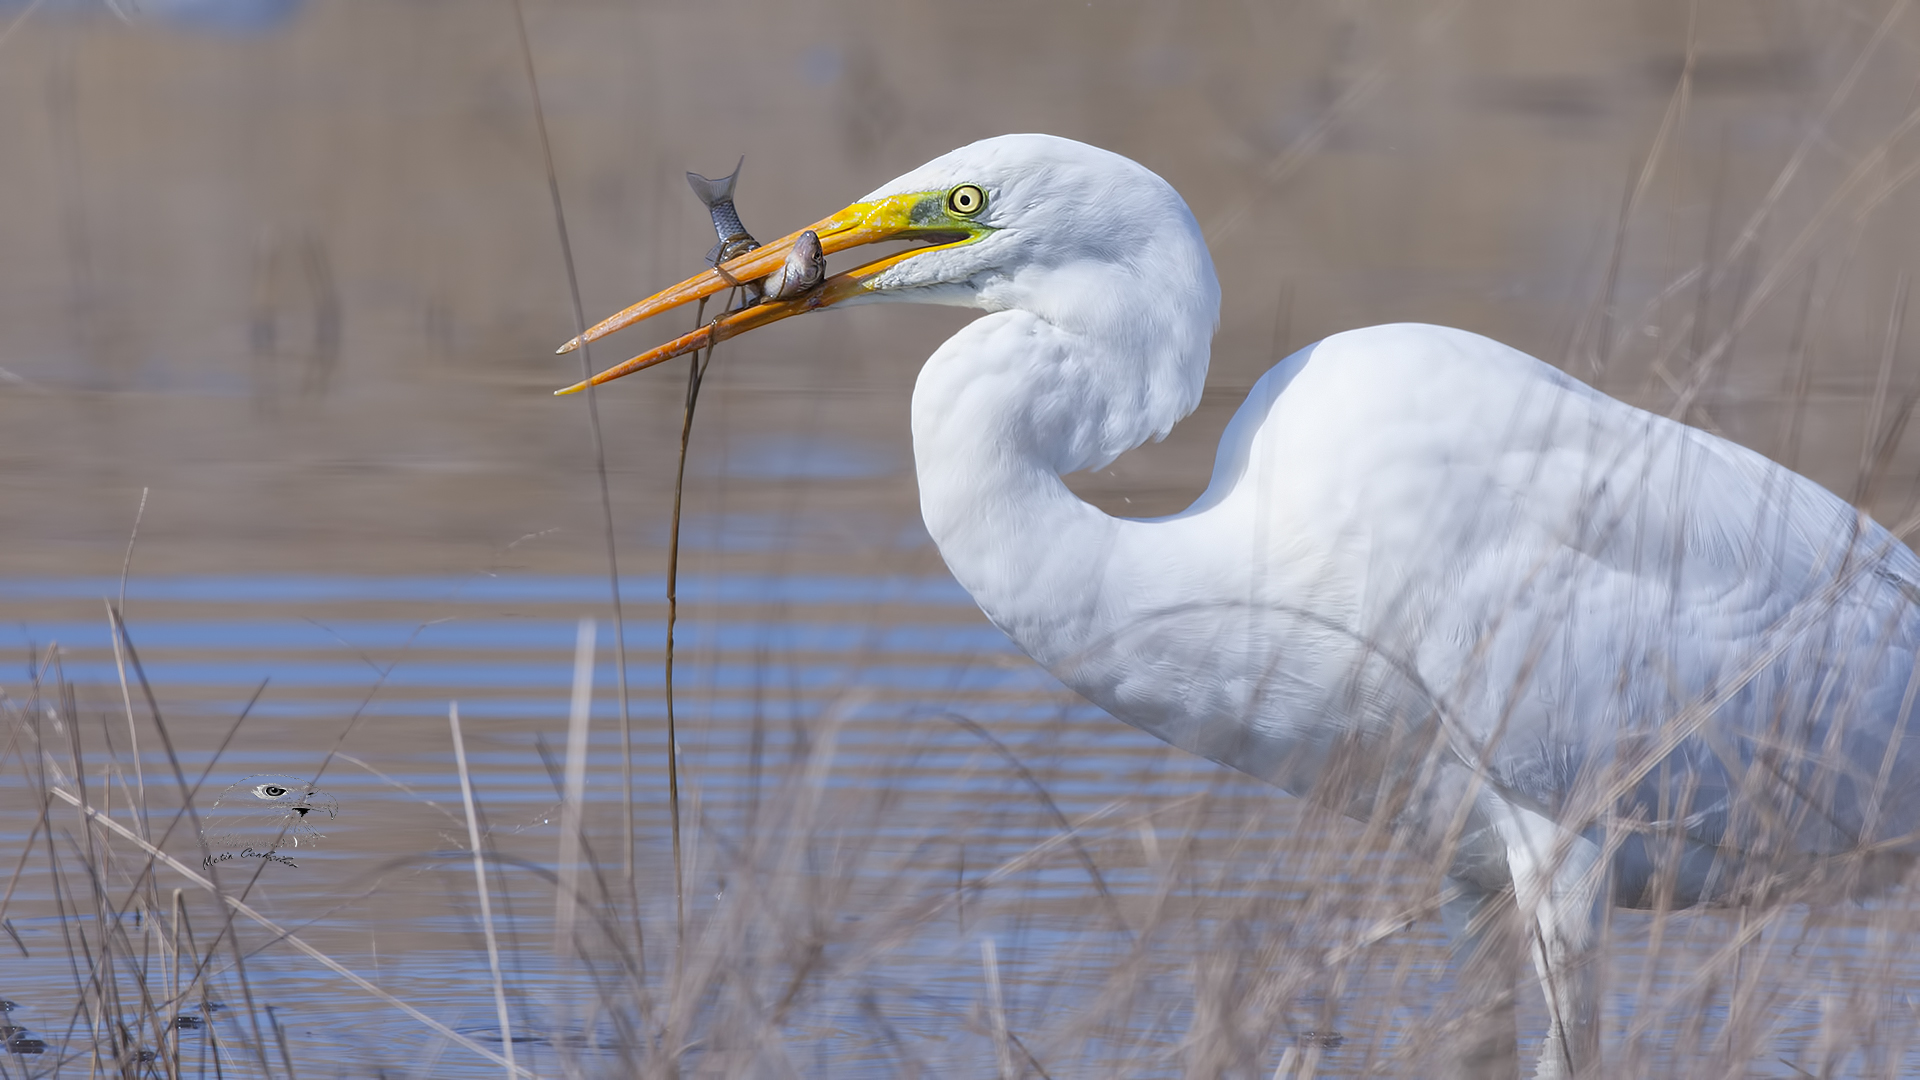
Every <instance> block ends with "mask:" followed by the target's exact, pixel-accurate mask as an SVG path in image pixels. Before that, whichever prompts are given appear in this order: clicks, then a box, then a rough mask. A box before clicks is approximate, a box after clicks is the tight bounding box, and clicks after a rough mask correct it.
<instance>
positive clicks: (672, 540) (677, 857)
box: [661, 289, 739, 942]
mask: <svg viewBox="0 0 1920 1080" xmlns="http://www.w3.org/2000/svg"><path fill="white" fill-rule="evenodd" d="M738 296H739V290H738V289H734V290H731V291H729V292H728V294H727V304H726V306H727V307H728V308H731V307H733V304H734V301H735V300H736V299H737V298H738ZM706 317H707V300H706V297H701V298H700V304H699V306H698V307H697V308H695V309H694V314H693V322H694V325H695V326H699V325H700V324H701V323H703V322H705V321H706ZM713 349H714V346H713V345H711V344H710V345H708V346H707V347H706V350H705V352H704V357H705V359H702V355H703V353H702V350H699V349H695V350H694V351H693V354H692V355H691V356H689V357H687V394H686V407H685V409H684V411H683V412H682V413H681V417H680V456H679V458H678V459H677V460H676V461H675V463H674V472H673V516H672V518H671V519H670V520H669V523H668V526H667V644H666V652H665V654H664V656H663V657H662V660H661V665H662V667H663V669H664V678H665V690H664V693H665V697H666V705H667V813H668V815H669V817H670V818H671V820H672V822H673V901H674V912H675V916H676V925H677V926H678V927H679V929H678V936H679V938H680V939H681V940H682V941H683V942H684V941H685V939H686V933H687V900H686V892H687V878H686V868H685V864H684V861H683V857H682V855H681V848H680V725H679V719H678V716H677V712H676V709H675V704H674V693H673V670H674V654H673V647H674V635H675V633H676V630H677V628H678V626H679V623H680V507H681V503H682V501H683V499H684V497H685V495H686V490H687V446H688V444H689V443H691V442H692V441H693V410H694V406H695V405H697V404H698V403H699V401H700V383H701V381H702V380H704V379H705V378H706V375H707V364H708V363H709V362H711V361H712V360H713Z"/></svg>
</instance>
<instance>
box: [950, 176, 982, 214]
mask: <svg viewBox="0 0 1920 1080" xmlns="http://www.w3.org/2000/svg"><path fill="white" fill-rule="evenodd" d="M986 208H987V193H986V192H984V191H982V190H980V185H978V184H961V185H960V186H959V187H957V188H954V189H953V190H952V191H949V192H947V212H948V213H951V214H952V215H953V216H955V217H972V216H973V215H975V214H977V213H979V212H980V211H982V210H984V209H986Z"/></svg>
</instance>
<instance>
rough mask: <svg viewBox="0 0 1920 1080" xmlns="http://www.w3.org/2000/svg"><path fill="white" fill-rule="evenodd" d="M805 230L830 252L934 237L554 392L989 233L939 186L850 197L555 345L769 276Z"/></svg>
mask: <svg viewBox="0 0 1920 1080" xmlns="http://www.w3.org/2000/svg"><path fill="white" fill-rule="evenodd" d="M809 229H811V230H812V231H813V232H814V233H815V235H817V236H818V237H819V238H820V250H821V251H822V252H823V253H825V254H828V255H831V254H833V253H834V252H836V251H845V250H846V249H848V248H851V247H858V246H860V245H862V244H874V243H879V242H881V241H884V240H903V239H922V240H930V241H933V244H932V246H929V247H916V248H909V249H908V250H906V251H901V252H896V253H894V254H892V255H888V256H886V257H884V258H880V259H875V260H874V261H872V262H870V263H867V264H865V265H863V266H860V267H857V268H855V269H853V270H849V271H847V272H846V273H843V274H836V275H834V276H833V277H830V278H828V279H827V280H825V281H823V282H821V283H820V284H819V286H817V287H816V288H814V289H812V290H811V291H809V292H807V293H805V294H803V295H801V296H798V297H795V298H793V299H791V300H768V301H766V302H763V303H759V304H755V305H753V306H751V307H744V308H740V309H738V310H736V311H729V312H727V313H726V314H724V315H721V316H720V317H719V318H717V319H714V320H713V321H711V322H709V323H707V324H706V325H704V326H702V327H700V328H699V329H698V330H695V331H693V332H692V333H689V334H683V335H681V336H680V337H677V338H675V339H674V340H672V341H669V342H667V343H666V344H664V345H661V346H659V347H657V348H654V349H650V350H648V351H647V352H644V353H641V354H640V355H639V356H636V357H634V358H633V359H631V360H628V361H627V362H625V363H623V364H617V365H615V366H613V367H610V368H608V369H607V370H605V371H602V372H601V373H600V374H598V375H595V376H594V377H593V378H591V379H589V380H587V381H586V382H582V383H575V384H574V385H572V386H569V387H567V388H566V389H564V390H556V391H554V393H555V394H574V393H578V392H580V391H582V390H585V389H586V388H587V387H588V386H590V385H591V386H598V385H600V384H601V383H604V382H611V381H613V380H614V379H617V378H619V377H621V376H622V375H630V374H632V373H633V372H636V371H639V370H640V369H642V368H648V367H652V366H653V365H655V364H658V363H661V362H662V361H666V360H671V359H673V358H674V357H676V356H685V355H686V354H687V353H690V352H693V351H694V350H696V349H704V348H706V347H707V346H709V345H712V344H714V343H716V342H720V341H725V340H726V339H727V338H730V337H736V336H738V335H740V334H744V333H746V332H747V331H749V330H753V329H756V328H758V327H762V326H766V325H767V324H769V323H775V322H779V321H780V320H781V319H785V318H787V317H789V316H792V315H801V314H805V313H806V312H809V311H812V310H814V309H815V308H822V307H828V306H830V305H833V304H837V303H839V302H840V301H842V300H845V299H847V298H848V297H851V296H858V295H860V294H862V293H865V292H867V291H869V290H870V289H871V288H872V287H873V284H872V282H873V279H874V278H875V277H877V276H878V275H879V274H881V273H882V272H884V271H886V270H888V269H891V268H892V267H894V266H897V265H899V264H900V263H901V262H904V261H905V260H907V259H910V258H912V257H913V256H915V255H923V254H925V253H927V252H929V251H934V250H938V249H940V248H948V247H958V246H959V245H961V244H969V243H972V242H973V241H974V240H977V239H979V238H980V237H981V236H983V235H985V234H986V233H987V232H988V231H989V230H988V229H986V228H984V227H982V226H979V225H976V224H974V223H972V222H970V221H967V220H965V219H962V218H956V217H953V216H952V215H950V214H949V213H948V212H947V210H946V206H945V194H944V193H943V192H937V191H932V192H908V193H905V194H900V195H889V196H887V197H886V198H884V199H879V200H876V201H874V202H864V203H854V204H853V205H852V206H849V207H847V208H846V209H845V210H842V211H840V212H839V213H837V214H834V215H833V216H831V217H828V218H824V219H822V220H820V221H818V222H815V223H814V224H812V225H809V226H807V228H805V229H800V230H797V231H795V232H792V233H789V234H788V235H786V236H783V237H781V238H780V239H778V240H775V241H774V242H772V243H770V244H767V245H766V246H764V247H758V248H755V249H754V250H752V251H749V252H747V253H746V254H744V255H739V256H736V257H734V258H732V259H729V260H727V261H726V262H723V263H721V264H720V265H719V266H717V267H715V268H713V269H712V270H707V271H704V272H702V273H699V274H695V275H694V276H693V277H690V278H688V279H687V280H685V281H683V282H681V283H680V284H678V285H675V286H673V287H672V288H670V289H663V290H661V291H660V292H657V293H654V294H653V295H652V296H649V297H647V298H646V299H645V300H642V301H640V302H639V303H637V304H634V305H633V306H632V307H629V308H627V309H626V310H625V311H622V312H620V313H619V314H618V315H614V316H612V317H610V318H607V319H603V320H601V321H600V322H599V323H597V324H595V325H594V326H593V327H592V328H591V329H589V330H588V331H587V332H586V333H584V334H582V335H580V336H579V337H577V338H574V339H573V340H572V341H569V342H567V343H566V344H565V345H562V346H560V348H559V349H558V350H556V351H558V352H562V353H568V352H572V351H573V350H575V349H577V348H579V347H580V345H581V343H582V342H588V341H598V340H599V339H601V338H603V337H606V336H607V335H608V334H611V333H613V332H614V331H616V330H621V329H624V328H626V327H628V326H631V325H633V324H634V323H636V322H639V321H640V320H641V319H645V318H647V317H649V316H652V315H658V314H660V313H661V312H663V311H668V310H671V309H673V308H677V307H680V306H681V305H683V304H689V303H692V302H693V301H695V300H699V299H701V298H702V297H707V296H712V295H713V294H714V293H717V292H719V291H721V290H722V289H726V288H729V287H731V286H735V285H742V284H745V283H747V282H750V281H757V280H759V279H760V278H763V277H766V276H767V275H768V274H771V273H773V272H774V271H775V270H778V269H779V268H780V266H781V264H782V263H784V262H785V261H786V258H787V255H788V253H789V252H791V251H792V250H793V245H794V243H795V242H796V241H798V240H799V239H800V234H801V233H804V232H806V231H808V230H809Z"/></svg>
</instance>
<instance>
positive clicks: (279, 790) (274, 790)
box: [267, 787, 287, 799]
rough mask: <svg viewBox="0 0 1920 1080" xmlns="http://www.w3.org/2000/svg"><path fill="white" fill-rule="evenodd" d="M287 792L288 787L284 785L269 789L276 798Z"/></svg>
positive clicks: (269, 792) (270, 793) (268, 791)
mask: <svg viewBox="0 0 1920 1080" xmlns="http://www.w3.org/2000/svg"><path fill="white" fill-rule="evenodd" d="M286 793H287V789H286V788H283V787H270V788H268V789H267V794H269V795H271V796H273V797H274V798H276V799H277V798H279V797H280V796H282V795H285V794H286Z"/></svg>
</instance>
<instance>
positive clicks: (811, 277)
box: [760, 229, 827, 300]
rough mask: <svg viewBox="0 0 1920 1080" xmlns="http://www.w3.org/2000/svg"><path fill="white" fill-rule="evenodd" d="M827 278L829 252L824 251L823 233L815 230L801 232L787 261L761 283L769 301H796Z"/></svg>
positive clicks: (788, 254)
mask: <svg viewBox="0 0 1920 1080" xmlns="http://www.w3.org/2000/svg"><path fill="white" fill-rule="evenodd" d="M825 280H827V253H826V252H824V251H822V250H820V234H819V233H816V232H814V231H813V230H812V229H808V230H807V231H805V232H803V233H801V234H800V237H799V239H797V240H795V241H794V242H793V250H792V251H789V252H787V261H786V262H783V263H781V264H780V269H778V270H775V271H774V272H773V273H771V274H768V275H767V276H766V279H765V280H764V281H762V282H761V285H760V287H761V291H762V293H763V294H764V295H765V297H766V298H767V299H768V300H792V299H795V298H797V297H799V296H800V295H801V294H803V293H805V292H806V291H807V290H809V289H812V288H814V287H816V286H818V285H819V284H820V283H821V282H823V281H825Z"/></svg>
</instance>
